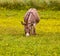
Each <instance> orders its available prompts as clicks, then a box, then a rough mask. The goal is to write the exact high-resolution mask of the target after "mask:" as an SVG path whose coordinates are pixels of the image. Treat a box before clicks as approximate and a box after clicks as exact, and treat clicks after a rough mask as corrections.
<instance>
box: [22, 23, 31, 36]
mask: <svg viewBox="0 0 60 56" xmlns="http://www.w3.org/2000/svg"><path fill="white" fill-rule="evenodd" d="M21 24H22V25H24V30H25V34H26V36H29V35H30V31H31V26H32V23H25V22H21Z"/></svg>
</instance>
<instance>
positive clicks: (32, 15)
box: [21, 8, 40, 36]
mask: <svg viewBox="0 0 60 56" xmlns="http://www.w3.org/2000/svg"><path fill="white" fill-rule="evenodd" d="M39 21H40V19H39V15H38V13H37V10H36V9H35V8H30V9H29V10H28V11H27V13H26V14H25V16H24V22H22V21H21V24H22V25H24V30H25V34H26V36H29V35H30V34H33V35H35V34H36V31H35V26H36V24H37V23H39Z"/></svg>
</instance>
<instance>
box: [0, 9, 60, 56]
mask: <svg viewBox="0 0 60 56" xmlns="http://www.w3.org/2000/svg"><path fill="white" fill-rule="evenodd" d="M25 13H26V10H20V11H19V10H0V56H60V11H40V10H38V13H39V16H40V17H41V19H40V22H39V23H38V24H37V25H36V32H37V35H35V36H33V35H31V36H29V37H26V36H25V34H24V27H23V26H22V25H21V23H20V21H23V16H24V15H25Z"/></svg>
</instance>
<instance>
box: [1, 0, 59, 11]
mask: <svg viewBox="0 0 60 56" xmlns="http://www.w3.org/2000/svg"><path fill="white" fill-rule="evenodd" d="M31 7H34V8H37V9H41V10H42V9H43V10H47V9H49V10H60V0H0V8H7V9H19V10H20V9H29V8H31Z"/></svg>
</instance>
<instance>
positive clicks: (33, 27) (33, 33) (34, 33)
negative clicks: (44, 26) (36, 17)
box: [32, 26, 36, 35]
mask: <svg viewBox="0 0 60 56" xmlns="http://www.w3.org/2000/svg"><path fill="white" fill-rule="evenodd" d="M32 35H36V31H35V26H32Z"/></svg>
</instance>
